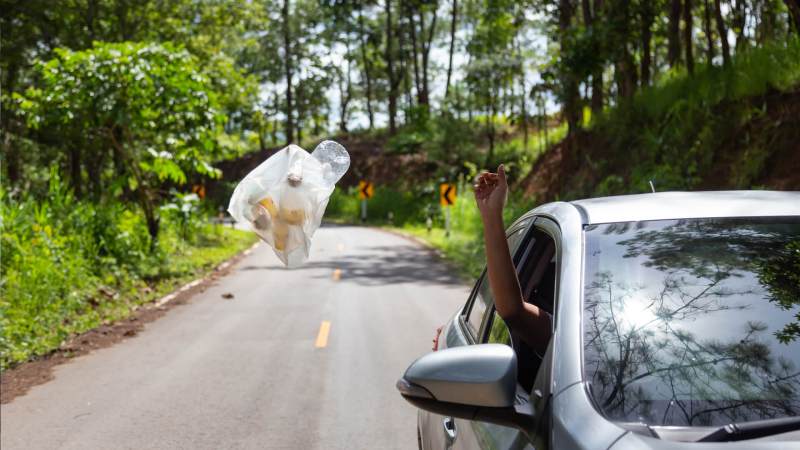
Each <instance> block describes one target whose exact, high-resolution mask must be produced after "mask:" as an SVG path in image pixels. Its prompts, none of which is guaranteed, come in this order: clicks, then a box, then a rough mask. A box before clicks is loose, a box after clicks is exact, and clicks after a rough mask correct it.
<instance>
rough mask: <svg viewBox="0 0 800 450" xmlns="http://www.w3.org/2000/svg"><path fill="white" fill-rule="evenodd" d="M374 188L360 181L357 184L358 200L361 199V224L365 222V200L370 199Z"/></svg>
mask: <svg viewBox="0 0 800 450" xmlns="http://www.w3.org/2000/svg"><path fill="white" fill-rule="evenodd" d="M374 192H375V188H374V186H373V185H372V183H371V182H369V181H367V180H361V181H359V182H358V198H360V199H361V223H364V222H366V221H367V200H368V199H370V198H372V194H373V193H374Z"/></svg>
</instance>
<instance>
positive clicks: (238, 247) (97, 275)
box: [0, 188, 256, 370]
mask: <svg viewBox="0 0 800 450" xmlns="http://www.w3.org/2000/svg"><path fill="white" fill-rule="evenodd" d="M0 194H2V193H0ZM51 194H52V195H51V197H50V199H49V201H46V202H37V201H33V200H32V199H23V200H21V201H12V200H9V199H8V197H7V196H5V195H0V200H1V203H2V224H3V227H2V282H1V283H0V328H2V333H0V368H2V369H3V370H5V369H8V368H11V367H14V366H15V365H17V364H19V363H21V362H25V361H27V360H30V359H32V358H35V357H38V356H42V355H46V354H48V353H50V352H52V351H53V350H55V349H57V348H59V347H60V346H61V345H63V343H64V342H65V341H66V340H67V339H69V338H70V337H71V336H74V335H76V334H79V333H82V332H85V331H88V330H90V329H92V328H96V327H97V326H100V325H103V324H111V323H113V322H115V321H118V320H121V319H124V318H126V317H128V316H129V315H130V314H131V313H132V312H133V311H134V310H136V309H137V308H139V307H140V306H142V305H145V304H147V303H149V302H152V301H154V300H155V299H157V298H159V297H161V296H163V295H165V294H167V293H168V292H171V291H172V290H174V289H175V288H177V287H178V286H180V285H182V284H184V283H186V282H187V281H189V280H191V279H194V278H197V277H199V276H202V275H205V274H206V273H208V272H209V271H210V270H212V269H213V268H214V267H215V266H217V265H218V264H220V263H221V262H223V261H225V260H226V259H228V258H230V257H232V256H234V255H235V254H237V253H238V252H240V251H242V250H243V249H245V248H247V247H249V246H250V245H252V244H253V243H254V242H255V239H256V238H255V236H254V235H253V234H252V233H247V232H243V231H239V230H235V229H231V228H225V227H223V226H221V225H210V224H205V223H203V221H200V220H198V221H197V222H196V223H195V224H194V225H192V226H191V229H190V238H187V235H186V233H187V224H186V223H185V222H180V221H176V220H174V219H173V218H170V217H169V216H168V215H167V214H164V216H163V222H162V227H161V228H162V231H161V234H160V238H159V242H158V248H157V249H156V250H155V251H149V250H148V246H149V244H148V239H147V232H146V227H145V226H144V223H143V219H141V217H140V215H139V214H136V213H135V211H131V210H128V209H126V208H125V207H123V206H121V205H117V206H113V207H111V206H108V205H106V206H100V205H94V204H91V203H88V202H81V201H78V200H75V199H74V198H72V197H71V196H70V195H69V194H68V193H67V192H65V191H63V190H60V189H59V188H56V189H55V190H51Z"/></svg>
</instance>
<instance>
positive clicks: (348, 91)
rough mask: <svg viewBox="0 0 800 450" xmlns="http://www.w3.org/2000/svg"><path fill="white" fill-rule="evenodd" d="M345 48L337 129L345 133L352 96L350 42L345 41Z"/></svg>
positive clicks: (340, 79)
mask: <svg viewBox="0 0 800 450" xmlns="http://www.w3.org/2000/svg"><path fill="white" fill-rule="evenodd" d="M345 48H346V49H347V53H346V59H347V76H346V78H345V80H346V85H345V86H342V78H343V77H342V76H341V74H340V76H339V99H340V101H339V106H340V108H339V131H341V132H342V133H347V119H348V117H347V107H348V105H349V104H350V99H351V98H352V93H353V90H352V84H351V78H350V44H349V43H347V42H345Z"/></svg>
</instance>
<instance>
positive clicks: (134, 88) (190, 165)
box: [16, 43, 225, 248]
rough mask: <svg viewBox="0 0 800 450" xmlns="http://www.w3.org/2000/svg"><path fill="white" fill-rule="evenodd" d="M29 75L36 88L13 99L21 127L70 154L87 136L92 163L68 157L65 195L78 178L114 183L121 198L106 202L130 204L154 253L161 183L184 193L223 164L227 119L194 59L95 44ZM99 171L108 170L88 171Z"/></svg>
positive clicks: (163, 50) (163, 49)
mask: <svg viewBox="0 0 800 450" xmlns="http://www.w3.org/2000/svg"><path fill="white" fill-rule="evenodd" d="M36 73H37V75H38V76H39V77H40V79H41V82H40V83H39V84H38V86H37V87H32V88H30V89H28V90H27V92H26V93H25V94H24V95H17V96H16V100H17V102H18V105H19V107H20V109H21V110H22V111H23V112H24V114H25V115H26V117H27V121H28V124H29V125H30V126H31V127H32V128H35V129H38V130H40V131H41V132H42V133H45V134H47V135H48V136H49V137H48V138H47V140H48V141H49V142H51V143H52V145H54V146H60V147H66V149H68V150H70V151H73V152H74V151H75V150H76V149H80V148H81V147H78V146H77V144H80V143H82V142H83V141H81V140H78V137H79V136H85V137H86V140H87V141H88V143H89V144H90V145H89V146H87V147H86V148H89V149H91V151H93V152H94V153H93V154H90V155H81V154H80V153H78V154H77V155H76V156H75V157H74V158H80V157H83V159H79V160H77V161H76V160H73V169H72V170H71V176H72V180H71V181H72V183H73V186H78V185H80V184H81V183H83V174H82V169H83V168H86V169H87V170H88V171H89V172H92V171H94V172H95V173H96V174H100V175H102V176H105V177H110V178H112V179H113V180H112V181H113V183H108V184H110V185H115V186H119V187H120V188H121V191H113V190H112V192H110V194H111V195H113V196H115V197H117V198H121V199H125V198H128V197H129V196H130V197H132V198H134V199H135V200H136V201H137V203H138V204H139V206H140V207H141V209H142V213H143V214H144V217H145V220H146V222H147V228H148V232H149V234H150V237H151V247H152V248H155V245H156V241H157V238H158V232H159V214H158V206H159V204H160V202H161V200H162V199H161V197H162V190H161V185H162V183H164V182H171V183H175V184H183V183H185V182H186V180H187V173H189V172H192V173H198V174H203V175H207V176H218V175H219V173H218V171H217V170H216V169H214V168H212V167H211V162H212V161H213V160H214V159H215V157H217V156H219V155H220V154H221V149H220V147H219V146H218V145H217V143H216V137H217V134H218V133H219V132H220V131H221V126H222V124H223V123H224V119H225V117H224V115H223V114H221V113H220V112H219V104H218V101H217V95H216V93H215V92H214V91H213V89H212V83H211V81H210V80H209V78H208V77H206V76H205V75H203V74H202V72H201V71H200V68H199V67H198V62H197V60H196V58H194V57H192V56H191V55H190V54H189V53H188V52H187V51H185V50H183V49H181V48H180V47H174V46H172V45H169V44H163V45H159V44H144V43H141V44H137V43H121V44H104V43H96V44H95V46H94V47H93V48H92V49H90V50H85V51H77V52H76V51H70V50H65V49H57V50H56V57H55V58H54V59H52V60H50V61H47V62H39V63H37V65H36ZM107 153H110V155H109V154H107ZM106 161H108V162H109V163H111V164H112V165H113V170H111V171H107V170H103V168H102V167H100V168H98V169H99V170H94V169H91V168H90V167H91V164H93V163H96V162H101V163H105V162H106ZM76 166H77V168H76ZM106 195H109V194H106Z"/></svg>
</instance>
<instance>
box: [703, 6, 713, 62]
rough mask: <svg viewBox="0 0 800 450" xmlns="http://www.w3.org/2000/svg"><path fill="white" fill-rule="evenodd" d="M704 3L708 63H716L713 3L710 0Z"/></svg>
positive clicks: (704, 29)
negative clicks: (712, 20)
mask: <svg viewBox="0 0 800 450" xmlns="http://www.w3.org/2000/svg"><path fill="white" fill-rule="evenodd" d="M704 2H705V3H704V4H703V32H704V33H705V35H706V60H708V65H709V66H711V65H712V64H713V63H714V31H713V30H712V29H711V5H710V4H709V2H708V0H704Z"/></svg>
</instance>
